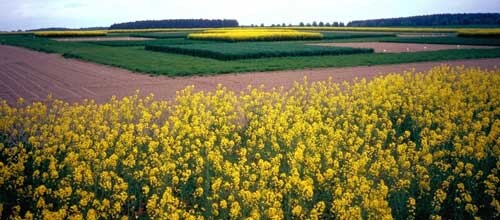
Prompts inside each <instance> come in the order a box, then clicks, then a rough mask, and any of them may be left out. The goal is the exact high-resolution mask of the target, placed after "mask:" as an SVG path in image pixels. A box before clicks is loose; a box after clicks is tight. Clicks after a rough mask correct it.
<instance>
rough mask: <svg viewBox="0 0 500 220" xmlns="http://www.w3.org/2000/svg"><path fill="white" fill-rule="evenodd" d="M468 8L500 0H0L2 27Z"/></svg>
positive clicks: (294, 18)
mask: <svg viewBox="0 0 500 220" xmlns="http://www.w3.org/2000/svg"><path fill="white" fill-rule="evenodd" d="M469 12H500V0H414V1H403V0H351V1H348V0H340V1H335V0H307V1H306V0H290V1H283V0H274V1H272V0H253V1H249V0H247V1H238V0H204V1H194V0H182V1H168V0H163V1H161V0H142V1H137V0H135V1H127V0H108V1H106V0H87V1H76V0H45V1H43V0H0V30H4V31H5V30H9V31H10V30H17V29H23V30H25V29H34V28H42V27H69V28H79V27H95V26H109V25H111V24H113V23H119V22H127V21H135V20H147V19H175V18H209V19H216V18H232V19H237V20H238V21H239V22H240V24H243V25H249V24H260V23H265V24H273V23H283V22H285V23H287V24H288V23H292V24H297V23H299V22H301V21H303V22H312V21H324V22H332V21H343V22H348V21H352V20H359V19H372V18H389V17H402V16H412V15H424V14H435V13H469Z"/></svg>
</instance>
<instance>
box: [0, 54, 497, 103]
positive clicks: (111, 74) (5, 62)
mask: <svg viewBox="0 0 500 220" xmlns="http://www.w3.org/2000/svg"><path fill="white" fill-rule="evenodd" d="M443 63H445V64H449V65H455V66H456V65H464V66H478V67H481V68H494V67H495V66H497V65H498V64H500V58H496V59H479V60H459V61H446V62H425V63H412V64H398V65H381V66H371V67H349V68H322V69H312V70H311V69H309V70H287V71H275V72H256V73H241V74H223V75H216V76H203V77H202V76H194V77H175V78H172V77H165V76H158V77H151V76H148V75H146V74H140V73H134V72H130V71H128V70H124V69H119V68H114V67H108V66H104V65H99V64H94V63H89V62H84V61H79V60H74V59H65V58H63V57H62V56H60V55H55V54H46V53H41V52H36V51H31V50H27V49H23V48H18V47H11V46H0V79H1V80H0V100H1V99H5V100H7V101H8V102H9V103H10V104H14V103H16V100H17V98H19V97H23V98H24V99H25V100H26V102H27V103H29V102H32V101H43V100H45V99H46V97H47V95H48V94H52V96H53V97H54V98H57V99H61V100H64V101H68V102H79V101H81V100H83V99H94V100H95V101H96V102H98V103H102V102H105V101H107V100H109V98H110V97H111V96H112V95H116V96H117V97H118V98H120V97H123V96H129V95H133V94H134V93H135V91H136V90H140V91H141V94H144V95H147V94H149V93H154V94H155V97H156V98H161V99H172V98H173V97H174V96H175V92H176V91H177V90H180V89H183V88H185V87H186V86H188V85H195V88H196V89H197V90H204V91H213V90H214V89H215V88H216V87H217V85H218V84H222V85H224V86H226V87H227V88H228V89H231V90H234V91H238V90H243V89H245V88H246V87H247V85H249V84H251V85H262V84H263V85H265V87H266V88H272V87H279V86H284V87H285V88H287V87H290V86H291V85H293V82H295V81H302V80H303V78H304V77H305V76H306V77H307V78H308V81H310V82H313V81H319V80H327V79H328V78H329V77H331V78H332V80H333V81H336V82H342V81H350V80H353V79H354V78H355V77H359V78H368V79H369V78H372V77H374V76H377V75H381V74H387V73H394V72H402V71H405V70H409V69H411V68H414V69H415V70H416V71H426V70H428V69H430V68H432V67H433V66H436V65H439V64H443Z"/></svg>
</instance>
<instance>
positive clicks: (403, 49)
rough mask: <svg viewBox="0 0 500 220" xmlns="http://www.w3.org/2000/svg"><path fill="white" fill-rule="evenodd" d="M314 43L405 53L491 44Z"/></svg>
mask: <svg viewBox="0 0 500 220" xmlns="http://www.w3.org/2000/svg"><path fill="white" fill-rule="evenodd" d="M314 45H320V46H331V47H353V48H373V49H374V50H375V53H407V52H410V53H411V52H419V51H436V50H452V49H475V48H481V49H487V48H495V47H493V46H470V45H447V44H409V43H385V42H361V43H319V44H314Z"/></svg>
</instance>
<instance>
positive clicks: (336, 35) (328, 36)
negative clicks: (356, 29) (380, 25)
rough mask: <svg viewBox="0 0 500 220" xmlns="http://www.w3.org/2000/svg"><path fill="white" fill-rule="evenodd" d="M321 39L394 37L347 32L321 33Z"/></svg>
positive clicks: (392, 35)
mask: <svg viewBox="0 0 500 220" xmlns="http://www.w3.org/2000/svg"><path fill="white" fill-rule="evenodd" d="M321 34H323V39H325V40H327V39H355V38H377V37H396V35H395V34H380V33H348V32H321Z"/></svg>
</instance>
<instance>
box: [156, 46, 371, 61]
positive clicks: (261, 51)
mask: <svg viewBox="0 0 500 220" xmlns="http://www.w3.org/2000/svg"><path fill="white" fill-rule="evenodd" d="M146 50H152V51H161V52H168V53H178V54H185V55H191V56H198V57H207V58H213V59H218V60H237V59H251V58H264V57H290V56H318V55H348V54H358V53H373V49H363V48H344V47H323V46H311V45H306V44H304V43H283V42H265V43H255V42H250V43H249V42H246V43H212V44H186V45H161V44H159V45H154V44H148V45H146Z"/></svg>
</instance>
